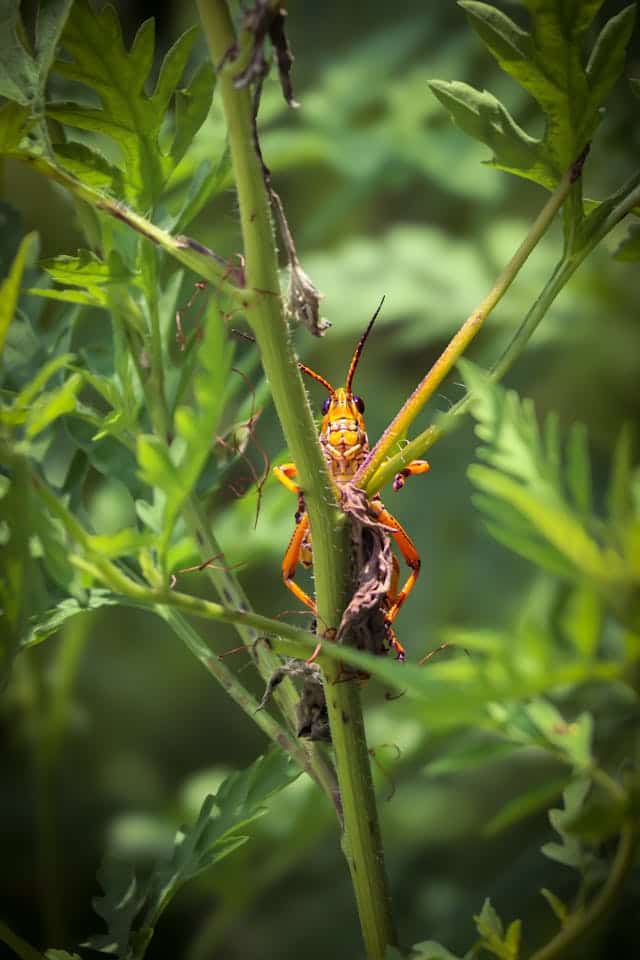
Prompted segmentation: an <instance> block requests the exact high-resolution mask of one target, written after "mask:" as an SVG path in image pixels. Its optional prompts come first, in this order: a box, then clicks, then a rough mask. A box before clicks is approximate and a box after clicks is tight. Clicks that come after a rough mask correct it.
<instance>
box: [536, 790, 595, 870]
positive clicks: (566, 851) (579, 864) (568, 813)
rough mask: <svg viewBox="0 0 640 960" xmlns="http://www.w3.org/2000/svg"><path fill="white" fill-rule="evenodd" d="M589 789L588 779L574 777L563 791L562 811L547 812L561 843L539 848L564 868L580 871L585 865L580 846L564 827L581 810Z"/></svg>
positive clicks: (583, 853)
mask: <svg viewBox="0 0 640 960" xmlns="http://www.w3.org/2000/svg"><path fill="white" fill-rule="evenodd" d="M590 789H591V782H590V780H589V778H588V777H586V776H582V777H576V779H575V780H573V781H572V782H571V783H570V784H569V785H568V786H567V787H566V788H565V790H564V791H563V794H562V799H563V803H564V808H563V809H554V810H550V811H549V822H550V823H551V826H552V827H553V828H554V830H555V831H556V832H557V833H559V834H560V838H561V841H562V842H561V843H546V844H544V846H543V847H541V851H542V853H543V854H544V855H545V856H546V857H548V858H549V859H550V860H555V861H556V862H557V863H562V864H564V866H567V867H571V868H573V869H576V870H581V869H582V868H583V867H584V864H585V852H584V851H583V849H582V844H581V843H580V842H579V840H578V839H577V838H576V837H572V836H570V834H569V833H568V832H567V831H566V830H565V825H566V824H567V823H570V822H571V820H572V819H575V817H576V816H577V814H578V813H579V812H580V810H582V807H583V804H584V801H585V799H586V797H587V794H588V793H589V790H590Z"/></svg>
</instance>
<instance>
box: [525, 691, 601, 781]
mask: <svg viewBox="0 0 640 960" xmlns="http://www.w3.org/2000/svg"><path fill="white" fill-rule="evenodd" d="M525 710H526V713H527V716H528V717H529V718H530V720H531V721H532V723H534V724H535V726H536V727H537V728H538V730H539V731H540V733H541V734H542V735H543V736H544V737H545V739H546V740H548V742H549V743H550V744H552V745H553V746H554V747H556V748H557V749H559V750H560V751H561V753H563V754H564V755H565V757H566V759H567V760H568V762H569V763H571V764H573V765H574V766H576V767H577V768H578V769H579V768H585V767H587V768H588V767H590V766H591V764H592V763H593V758H592V756H591V738H592V734H593V718H592V717H591V715H590V714H588V713H583V714H581V715H580V716H579V717H578V719H577V720H576V721H574V722H572V723H567V722H566V721H565V719H564V717H563V716H562V714H561V713H560V712H559V711H558V710H556V708H555V707H554V706H552V704H550V703H548V702H547V701H546V700H534V701H532V702H531V703H530V704H528V705H527V706H526V707H525Z"/></svg>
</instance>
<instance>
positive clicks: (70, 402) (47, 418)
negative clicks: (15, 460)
mask: <svg viewBox="0 0 640 960" xmlns="http://www.w3.org/2000/svg"><path fill="white" fill-rule="evenodd" d="M81 387H82V375H81V374H80V373H73V374H72V375H71V376H70V377H69V379H68V380H66V381H65V382H64V384H63V385H62V386H61V387H59V388H58V389H57V390H52V391H50V392H48V393H43V394H40V396H39V397H38V398H37V400H36V401H35V403H34V404H33V406H32V408H31V410H30V411H29V416H28V417H27V420H26V422H25V432H26V434H27V436H28V437H30V438H33V437H35V436H37V435H38V434H39V433H41V432H42V431H43V430H44V429H46V427H48V426H49V425H50V424H52V423H53V422H54V420H57V419H58V417H62V416H63V415H64V414H65V413H71V412H73V411H74V410H75V408H76V398H77V395H78V392H79V390H80V388H81Z"/></svg>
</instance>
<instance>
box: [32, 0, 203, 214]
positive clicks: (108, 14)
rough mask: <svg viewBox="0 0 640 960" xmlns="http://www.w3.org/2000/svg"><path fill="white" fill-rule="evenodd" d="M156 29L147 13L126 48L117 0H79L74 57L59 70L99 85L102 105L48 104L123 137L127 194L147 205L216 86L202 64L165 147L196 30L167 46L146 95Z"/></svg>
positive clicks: (71, 47) (68, 37)
mask: <svg viewBox="0 0 640 960" xmlns="http://www.w3.org/2000/svg"><path fill="white" fill-rule="evenodd" d="M154 32H155V31H154V23H153V20H147V21H146V22H145V23H143V24H142V26H141V27H140V29H139V30H138V32H137V34H136V36H135V38H134V41H133V44H132V46H131V49H130V50H129V51H127V50H126V49H125V46H124V43H123V39H122V32H121V29H120V23H119V21H118V18H117V14H116V12H115V10H114V9H113V7H111V6H105V7H103V8H102V9H101V10H94V9H93V7H92V6H91V5H90V3H89V2H88V0H77V2H76V3H75V4H74V7H73V10H72V12H71V15H70V17H69V20H68V22H67V26H66V29H65V31H64V34H63V37H62V43H63V46H64V47H65V49H66V50H67V51H68V52H69V53H70V55H71V57H72V58H73V59H72V62H68V61H62V60H60V61H58V62H57V63H56V70H57V71H58V73H61V74H62V75H63V76H65V77H67V78H68V79H70V80H74V81H77V82H79V83H82V84H85V85H86V86H88V87H90V88H91V89H92V90H94V91H95V92H96V93H97V94H98V96H99V98H100V103H101V106H100V107H99V108H93V107H87V106H85V105H81V104H75V103H62V104H52V105H50V106H49V108H48V111H47V112H48V115H49V116H51V117H53V118H54V119H56V120H58V121H59V122H60V123H64V124H68V125H69V126H72V127H76V128H78V129H81V130H87V131H89V132H93V133H97V134H102V135H105V136H107V137H109V138H111V139H112V140H114V141H115V142H116V143H117V145H118V147H119V148H120V150H121V151H122V156H123V173H124V191H125V196H126V198H127V199H128V200H129V201H130V202H131V203H132V204H133V205H134V206H136V207H137V208H138V209H143V210H147V209H152V208H153V206H154V205H155V204H156V203H157V201H158V199H159V197H160V195H161V193H162V191H163V189H164V186H165V183H166V181H167V179H168V177H169V175H170V173H171V171H172V170H173V168H174V167H175V165H176V162H177V161H178V160H179V159H180V157H181V156H182V155H183V154H184V151H185V150H186V148H187V147H188V145H189V143H190V140H191V138H192V137H193V135H194V134H195V132H196V131H197V129H198V128H199V127H200V125H201V124H202V122H203V121H204V119H205V117H206V114H207V111H208V107H209V105H210V102H211V95H212V92H213V76H212V72H211V68H210V67H208V66H204V67H202V68H201V69H200V70H199V71H197V72H196V74H195V76H194V78H193V81H192V83H191V85H190V86H189V87H187V88H186V90H183V91H181V93H180V96H181V98H182V104H181V107H180V108H179V110H178V112H177V114H176V123H175V131H174V136H173V138H172V142H171V143H170V144H169V147H168V149H167V148H166V147H165V145H164V143H163V137H162V129H163V124H164V121H165V114H166V112H167V110H168V108H169V104H170V101H171V99H172V98H173V97H174V96H176V94H178V92H179V91H178V84H179V83H180V79H181V77H182V74H183V72H184V70H185V67H186V65H187V61H188V59H189V56H190V53H191V49H192V47H193V43H194V40H195V36H196V30H195V28H191V29H190V30H188V31H186V33H184V34H183V35H182V36H181V37H180V38H179V39H178V40H177V41H176V43H175V44H174V45H173V46H172V47H171V49H170V50H169V51H168V52H167V54H166V56H165V58H164V60H163V62H162V65H161V67H160V71H159V74H158V79H157V82H156V85H155V89H154V91H153V93H151V94H147V92H146V90H145V86H146V85H147V84H148V82H149V74H150V72H151V69H152V66H153V57H154V48H155V38H154Z"/></svg>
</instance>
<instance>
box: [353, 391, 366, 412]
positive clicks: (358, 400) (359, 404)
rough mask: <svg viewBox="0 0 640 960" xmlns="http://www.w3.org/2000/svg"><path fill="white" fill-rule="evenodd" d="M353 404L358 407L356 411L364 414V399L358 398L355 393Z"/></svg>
mask: <svg viewBox="0 0 640 960" xmlns="http://www.w3.org/2000/svg"><path fill="white" fill-rule="evenodd" d="M353 402H354V403H355V405H356V410H357V411H358V412H359V413H364V400H363V399H362V397H358V396H356V394H355V393H354V395H353Z"/></svg>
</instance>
